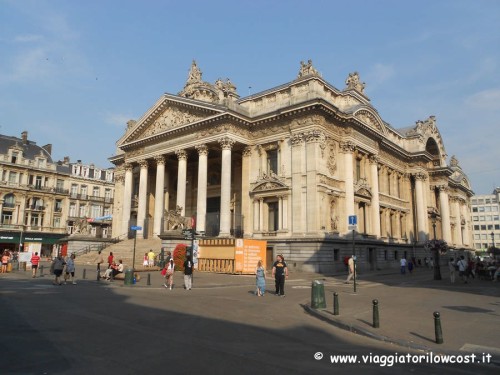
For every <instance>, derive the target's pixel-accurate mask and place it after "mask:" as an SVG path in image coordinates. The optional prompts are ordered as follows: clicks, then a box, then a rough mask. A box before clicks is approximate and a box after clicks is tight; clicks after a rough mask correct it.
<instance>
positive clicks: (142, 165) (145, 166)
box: [139, 159, 149, 168]
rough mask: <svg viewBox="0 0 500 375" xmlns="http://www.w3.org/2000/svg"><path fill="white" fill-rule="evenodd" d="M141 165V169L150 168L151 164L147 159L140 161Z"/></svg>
mask: <svg viewBox="0 0 500 375" xmlns="http://www.w3.org/2000/svg"><path fill="white" fill-rule="evenodd" d="M139 165H140V166H141V168H147V167H149V163H148V161H147V160H146V159H142V160H139Z"/></svg>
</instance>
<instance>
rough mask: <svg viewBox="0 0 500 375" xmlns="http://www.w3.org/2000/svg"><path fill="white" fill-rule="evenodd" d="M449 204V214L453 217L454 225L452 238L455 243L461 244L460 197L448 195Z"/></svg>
mask: <svg viewBox="0 0 500 375" xmlns="http://www.w3.org/2000/svg"><path fill="white" fill-rule="evenodd" d="M450 201H451V203H452V205H451V214H452V216H453V217H454V218H455V226H454V228H453V229H454V230H453V235H452V240H453V243H454V244H455V245H463V242H462V231H461V225H460V198H459V197H450Z"/></svg>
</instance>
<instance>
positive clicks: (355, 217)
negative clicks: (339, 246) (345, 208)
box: [349, 215, 358, 225]
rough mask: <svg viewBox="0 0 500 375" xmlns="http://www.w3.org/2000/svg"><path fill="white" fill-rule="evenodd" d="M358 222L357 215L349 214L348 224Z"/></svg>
mask: <svg viewBox="0 0 500 375" xmlns="http://www.w3.org/2000/svg"><path fill="white" fill-rule="evenodd" d="M356 224H358V217H357V216H356V215H349V225H356Z"/></svg>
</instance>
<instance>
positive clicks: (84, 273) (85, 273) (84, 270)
mask: <svg viewBox="0 0 500 375" xmlns="http://www.w3.org/2000/svg"><path fill="white" fill-rule="evenodd" d="M86 276H87V270H86V269H85V268H84V269H83V275H82V280H85V277H86Z"/></svg>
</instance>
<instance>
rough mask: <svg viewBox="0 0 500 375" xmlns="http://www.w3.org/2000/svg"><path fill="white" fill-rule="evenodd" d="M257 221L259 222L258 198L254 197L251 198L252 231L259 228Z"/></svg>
mask: <svg viewBox="0 0 500 375" xmlns="http://www.w3.org/2000/svg"><path fill="white" fill-rule="evenodd" d="M259 223H260V213H259V200H258V199H254V200H253V232H255V231H259V230H260V227H259Z"/></svg>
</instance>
